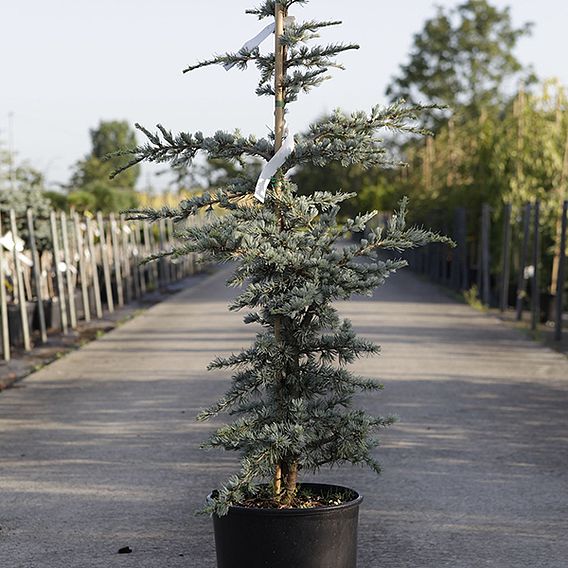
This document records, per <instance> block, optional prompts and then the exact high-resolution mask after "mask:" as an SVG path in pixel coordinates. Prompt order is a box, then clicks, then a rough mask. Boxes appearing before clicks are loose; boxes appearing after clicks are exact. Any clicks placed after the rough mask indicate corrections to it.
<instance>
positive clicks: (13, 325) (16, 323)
mask: <svg viewBox="0 0 568 568" xmlns="http://www.w3.org/2000/svg"><path fill="white" fill-rule="evenodd" d="M35 309H36V303H35V302H26V310H27V313H28V333H29V334H30V336H31V333H32V324H33V319H34V311H35ZM8 335H9V337H10V345H12V346H13V347H22V346H23V345H24V333H23V329H22V316H21V314H20V306H19V305H18V304H8Z"/></svg>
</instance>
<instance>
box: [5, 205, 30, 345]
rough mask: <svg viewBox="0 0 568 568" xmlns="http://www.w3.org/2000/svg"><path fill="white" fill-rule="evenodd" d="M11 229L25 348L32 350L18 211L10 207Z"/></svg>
mask: <svg viewBox="0 0 568 568" xmlns="http://www.w3.org/2000/svg"><path fill="white" fill-rule="evenodd" d="M10 229H11V231H12V242H13V243H14V267H15V268H14V269H15V271H16V281H15V283H14V286H15V287H16V288H17V290H18V300H19V302H20V320H21V322H22V338H23V340H24V350H25V351H31V349H32V345H31V342H30V324H29V321H28V307H27V302H26V292H25V290H24V279H23V277H22V263H21V262H20V256H19V253H18V247H17V246H16V241H17V239H18V227H17V226H16V212H15V211H14V210H13V209H10Z"/></svg>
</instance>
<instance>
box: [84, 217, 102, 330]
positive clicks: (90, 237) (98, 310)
mask: <svg viewBox="0 0 568 568" xmlns="http://www.w3.org/2000/svg"><path fill="white" fill-rule="evenodd" d="M86 224H87V244H88V247H89V260H90V262H91V273H92V278H93V292H94V296H95V314H96V315H97V318H98V319H102V317H103V304H102V301H101V287H100V285H99V269H98V265H97V254H96V253H97V251H96V248H95V230H94V228H93V224H92V222H91V219H89V218H88V217H87V218H86Z"/></svg>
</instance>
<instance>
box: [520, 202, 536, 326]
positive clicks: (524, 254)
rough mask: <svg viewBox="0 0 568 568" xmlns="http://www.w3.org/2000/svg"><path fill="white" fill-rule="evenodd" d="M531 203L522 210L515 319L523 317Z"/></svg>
mask: <svg viewBox="0 0 568 568" xmlns="http://www.w3.org/2000/svg"><path fill="white" fill-rule="evenodd" d="M531 210H532V205H531V204H530V203H527V204H526V205H525V209H524V211H523V244H522V246H521V258H520V262H519V275H518V280H517V306H516V312H517V313H516V319H517V321H521V319H522V317H523V301H524V299H525V296H526V289H527V281H526V279H525V268H526V266H527V256H528V253H529V233H530V222H531Z"/></svg>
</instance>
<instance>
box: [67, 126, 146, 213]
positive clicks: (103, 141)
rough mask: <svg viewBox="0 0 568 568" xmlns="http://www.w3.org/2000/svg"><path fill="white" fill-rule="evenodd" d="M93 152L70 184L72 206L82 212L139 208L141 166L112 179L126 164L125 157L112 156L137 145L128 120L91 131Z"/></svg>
mask: <svg viewBox="0 0 568 568" xmlns="http://www.w3.org/2000/svg"><path fill="white" fill-rule="evenodd" d="M90 136H91V151H90V152H89V154H87V156H85V158H83V159H82V160H79V161H78V162H77V163H76V165H75V170H74V172H73V175H72V176H71V182H70V184H69V189H70V191H69V195H68V204H69V205H70V206H72V207H75V208H76V209H77V210H79V211H85V210H91V211H94V210H101V211H103V213H109V212H111V211H115V212H116V211H120V210H122V209H128V208H130V207H136V206H137V205H138V196H137V194H136V190H135V187H136V182H137V181H138V178H139V176H140V166H136V167H133V168H131V170H132V171H131V170H128V171H126V172H124V173H123V174H121V175H120V176H117V177H116V178H114V179H110V175H111V173H112V172H113V171H115V170H117V169H118V168H120V167H121V166H123V165H124V164H125V159H124V157H116V156H114V157H110V158H109V157H108V156H109V155H111V154H112V153H113V152H116V151H117V150H120V149H124V148H134V147H135V146H136V134H135V132H134V130H133V129H132V128H131V127H130V125H129V124H128V122H126V121H124V120H123V121H118V120H111V121H101V122H100V123H99V125H98V127H97V128H94V129H92V130H91V131H90Z"/></svg>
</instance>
